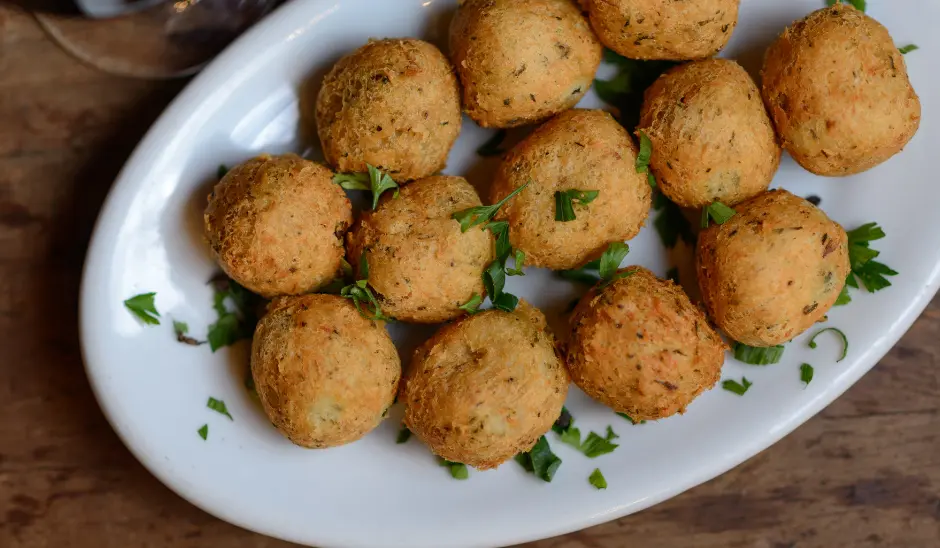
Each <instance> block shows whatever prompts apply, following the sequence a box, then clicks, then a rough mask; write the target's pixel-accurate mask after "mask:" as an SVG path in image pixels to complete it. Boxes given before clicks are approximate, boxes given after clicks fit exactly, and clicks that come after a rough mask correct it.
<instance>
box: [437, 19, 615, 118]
mask: <svg viewBox="0 0 940 548" xmlns="http://www.w3.org/2000/svg"><path fill="white" fill-rule="evenodd" d="M602 51H603V48H602V46H601V44H600V42H599V41H598V40H597V38H596V37H595V36H594V33H593V32H592V31H591V26H590V24H589V23H588V21H587V18H586V17H585V16H584V15H583V14H582V13H581V10H580V8H579V7H578V6H577V5H576V4H575V3H574V2H573V1H572V0H463V1H462V2H460V6H459V7H458V9H457V14H456V15H455V16H454V19H453V21H452V22H451V27H450V53H451V60H452V61H453V62H454V67H455V68H456V69H457V75H458V76H459V78H460V82H461V84H463V105H464V109H465V110H466V112H467V114H468V115H469V116H470V117H471V118H473V120H474V121H476V122H477V123H478V124H479V125H481V126H483V127H498V128H506V127H514V126H520V125H525V124H531V123H535V122H539V121H541V120H544V119H546V118H548V117H550V116H552V115H554V114H557V113H559V112H561V111H563V110H565V109H568V108H571V107H573V106H574V105H575V104H577V102H578V101H580V100H581V97H583V96H584V94H585V93H586V92H587V90H588V88H589V87H591V83H592V82H593V80H594V73H595V72H596V71H597V67H598V66H599V65H600V62H601V54H602Z"/></svg>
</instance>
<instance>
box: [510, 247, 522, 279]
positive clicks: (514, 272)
mask: <svg viewBox="0 0 940 548" xmlns="http://www.w3.org/2000/svg"><path fill="white" fill-rule="evenodd" d="M513 253H515V257H514V258H513V260H514V261H515V263H516V264H515V267H514V268H507V269H506V275H507V276H525V272H523V271H522V267H523V266H524V265H525V252H524V251H522V250H521V249H515V250H513Z"/></svg>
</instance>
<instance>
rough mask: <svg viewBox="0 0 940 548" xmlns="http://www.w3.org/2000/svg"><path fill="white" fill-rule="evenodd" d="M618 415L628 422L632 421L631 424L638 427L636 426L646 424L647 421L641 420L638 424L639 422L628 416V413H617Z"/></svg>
mask: <svg viewBox="0 0 940 548" xmlns="http://www.w3.org/2000/svg"><path fill="white" fill-rule="evenodd" d="M617 414H618V415H620V416H621V417H623V418H625V419H627V420H628V421H630V424H634V425H636V424H646V421H645V420H641V421H639V422H637V421H635V420H633V417H631V416H630V415H628V414H626V413H617Z"/></svg>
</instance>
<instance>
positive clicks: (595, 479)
mask: <svg viewBox="0 0 940 548" xmlns="http://www.w3.org/2000/svg"><path fill="white" fill-rule="evenodd" d="M588 482H589V483H590V484H591V485H593V486H594V487H596V488H598V489H607V480H606V479H604V474H601V469H600V468H595V469H594V471H593V472H591V475H590V476H588Z"/></svg>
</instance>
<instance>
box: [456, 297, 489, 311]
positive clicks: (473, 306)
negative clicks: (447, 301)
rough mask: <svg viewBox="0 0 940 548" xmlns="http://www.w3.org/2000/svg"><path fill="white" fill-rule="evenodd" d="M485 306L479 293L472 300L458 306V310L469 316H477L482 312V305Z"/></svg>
mask: <svg viewBox="0 0 940 548" xmlns="http://www.w3.org/2000/svg"><path fill="white" fill-rule="evenodd" d="M481 304H483V297H481V296H480V294H479V293H474V294H473V296H472V297H470V300H469V301H467V302H465V303H463V304H462V305H460V306H458V307H457V308H459V309H461V310H463V311H464V312H466V313H467V314H476V313H477V312H479V311H480V305H481Z"/></svg>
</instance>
